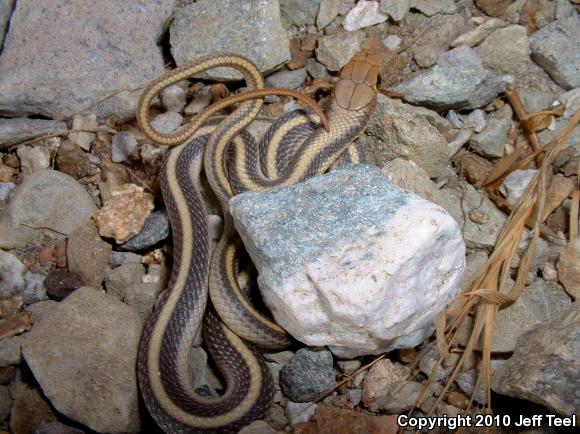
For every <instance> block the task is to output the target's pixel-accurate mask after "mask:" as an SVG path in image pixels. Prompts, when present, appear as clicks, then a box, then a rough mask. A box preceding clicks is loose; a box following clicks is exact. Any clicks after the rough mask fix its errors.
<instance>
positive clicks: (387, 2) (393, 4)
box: [380, 0, 411, 22]
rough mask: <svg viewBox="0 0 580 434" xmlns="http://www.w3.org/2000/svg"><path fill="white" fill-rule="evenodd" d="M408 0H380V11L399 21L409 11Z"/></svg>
mask: <svg viewBox="0 0 580 434" xmlns="http://www.w3.org/2000/svg"><path fill="white" fill-rule="evenodd" d="M410 3H411V2H410V0H380V11H381V12H383V13H385V14H388V15H389V16H390V17H391V18H392V19H393V20H395V21H397V22H399V21H401V20H403V18H405V17H406V16H407V14H408V13H409V9H410V8H411V4H410Z"/></svg>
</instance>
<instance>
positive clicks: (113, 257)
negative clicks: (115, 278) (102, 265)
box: [109, 252, 143, 267]
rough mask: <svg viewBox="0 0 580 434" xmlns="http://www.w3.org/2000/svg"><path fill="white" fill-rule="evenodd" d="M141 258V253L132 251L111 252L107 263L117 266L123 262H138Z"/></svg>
mask: <svg viewBox="0 0 580 434" xmlns="http://www.w3.org/2000/svg"><path fill="white" fill-rule="evenodd" d="M142 260H143V257H142V256H141V255H138V254H136V253H133V252H111V254H110V255H109V265H110V266H111V267H119V266H121V265H124V264H140V263H141V261H142Z"/></svg>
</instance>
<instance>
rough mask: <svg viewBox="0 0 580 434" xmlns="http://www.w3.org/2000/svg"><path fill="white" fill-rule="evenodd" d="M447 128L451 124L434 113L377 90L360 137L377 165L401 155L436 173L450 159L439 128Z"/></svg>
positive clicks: (441, 129) (443, 167) (449, 128)
mask: <svg viewBox="0 0 580 434" xmlns="http://www.w3.org/2000/svg"><path fill="white" fill-rule="evenodd" d="M446 129H447V130H451V126H450V125H449V123H448V122H447V121H446V120H445V119H444V118H442V117H441V116H439V115H438V114H437V113H435V112H433V111H431V110H428V109H425V108H422V107H414V106H411V105H409V104H405V103H403V102H401V101H399V100H396V99H391V98H388V97H386V96H384V95H381V94H379V95H378V104H377V108H376V110H375V112H374V113H373V114H372V115H371V119H370V121H369V123H368V125H367V128H366V130H365V132H364V135H363V136H361V141H362V143H364V145H365V147H366V149H368V150H369V152H370V153H371V154H372V155H374V156H375V159H376V162H377V164H378V165H379V166H382V165H384V164H385V163H386V162H388V161H391V160H394V159H396V158H399V157H403V158H405V159H408V160H411V161H413V162H415V163H416V164H417V165H418V166H419V167H421V168H422V169H424V170H425V171H426V172H427V173H428V174H429V176H430V177H436V176H438V175H440V174H441V173H442V171H443V170H444V169H445V167H446V166H447V164H448V163H449V157H448V155H447V141H446V140H445V137H444V135H443V134H442V132H441V131H444V132H445V131H446Z"/></svg>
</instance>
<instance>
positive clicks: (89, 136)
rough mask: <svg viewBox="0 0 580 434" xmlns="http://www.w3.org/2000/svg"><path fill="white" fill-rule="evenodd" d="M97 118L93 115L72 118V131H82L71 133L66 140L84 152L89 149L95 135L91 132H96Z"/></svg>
mask: <svg viewBox="0 0 580 434" xmlns="http://www.w3.org/2000/svg"><path fill="white" fill-rule="evenodd" d="M97 128H98V124H97V116H96V115H95V114H94V113H93V114H88V115H75V116H74V117H73V123H72V129H73V130H82V131H72V132H70V133H69V135H68V138H69V140H70V141H71V142H73V143H76V144H77V145H78V146H80V147H81V148H82V149H84V150H85V151H88V150H89V149H91V145H92V144H93V142H94V141H95V138H96V134H95V133H94V132H91V131H95V132H96V131H97Z"/></svg>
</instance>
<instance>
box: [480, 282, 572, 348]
mask: <svg viewBox="0 0 580 434" xmlns="http://www.w3.org/2000/svg"><path fill="white" fill-rule="evenodd" d="M570 304H571V301H570V297H568V295H567V294H566V292H565V291H564V290H563V288H562V287H561V286H560V285H558V284H557V283H555V282H546V281H545V280H543V279H536V280H535V281H534V282H533V283H532V284H531V285H529V286H527V287H526V288H525V289H524V292H523V293H522V295H520V297H519V298H518V299H517V300H516V301H515V303H513V304H512V305H511V306H509V307H506V308H505V309H501V310H500V311H499V312H498V313H497V317H496V324H495V330H494V337H493V342H492V348H491V350H492V351H493V352H500V353H503V352H510V351H515V350H516V348H518V345H517V341H518V338H519V337H520V336H521V335H523V334H524V333H525V332H527V331H529V330H531V329H533V328H534V327H536V326H537V325H538V324H545V323H547V322H550V321H554V320H557V319H558V318H560V317H561V316H562V315H563V313H564V312H565V311H566V309H568V307H569V306H570Z"/></svg>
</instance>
